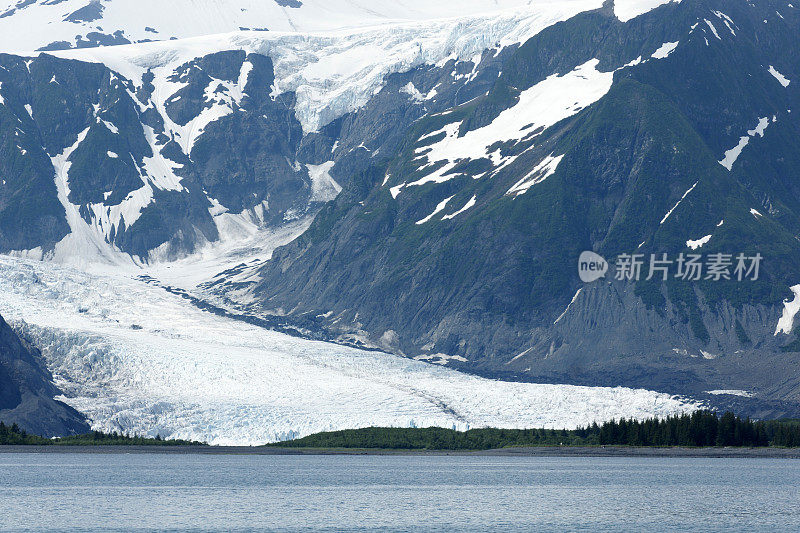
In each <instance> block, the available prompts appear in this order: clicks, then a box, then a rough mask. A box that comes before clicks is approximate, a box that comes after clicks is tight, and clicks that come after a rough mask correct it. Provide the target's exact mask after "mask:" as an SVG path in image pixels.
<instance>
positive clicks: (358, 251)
mask: <svg viewBox="0 0 800 533" xmlns="http://www.w3.org/2000/svg"><path fill="white" fill-rule="evenodd" d="M798 25H800V18H799V17H798V11H797V9H796V8H793V7H787V6H785V5H783V4H778V3H775V2H759V3H756V4H749V3H746V2H733V3H731V2H713V1H704V0H702V1H701V0H695V1H688V0H684V1H683V2H681V3H680V4H668V5H664V6H662V7H660V8H658V9H655V10H653V11H651V12H649V13H647V14H645V15H642V16H639V17H636V18H634V19H632V20H629V21H627V22H624V23H623V22H621V21H620V20H619V18H618V17H617V16H615V13H614V12H613V10H612V9H611V6H610V5H607V6H606V7H605V8H604V9H601V10H597V11H594V12H590V13H586V14H581V15H578V16H576V17H574V18H572V19H570V20H568V21H566V22H562V23H559V24H556V25H554V26H552V27H550V28H547V29H545V30H543V31H542V32H541V33H539V34H537V35H536V36H535V37H533V38H532V39H531V40H529V41H528V42H526V43H525V44H524V45H523V46H521V47H520V48H519V49H518V50H515V51H514V52H513V54H511V55H510V56H509V57H508V58H507V59H506V60H505V62H504V63H503V64H502V65H501V66H500V67H499V69H500V70H501V71H502V74H501V75H500V76H499V78H498V79H497V81H496V82H495V83H494V85H493V86H492V88H491V89H490V90H489V92H488V94H486V95H485V96H483V97H480V98H477V99H476V100H474V101H472V102H470V103H468V104H465V105H462V106H459V107H458V108H455V109H454V110H452V111H451V112H449V113H446V114H438V115H437V114H428V115H427V116H426V117H425V118H424V119H422V120H420V121H418V122H417V123H416V124H415V125H414V127H412V128H411V129H409V130H408V132H407V134H406V136H405V139H404V142H403V143H401V144H400V146H399V148H398V150H397V151H396V152H394V153H392V154H387V155H385V158H384V159H382V160H380V161H374V164H373V166H372V168H371V169H369V170H368V171H366V172H364V173H363V174H362V175H361V177H360V178H359V179H360V182H359V186H358V187H357V188H356V187H350V188H349V189H348V188H345V190H344V191H343V192H342V194H341V195H340V196H339V197H338V198H337V200H336V201H335V202H334V204H332V205H330V206H327V207H326V208H325V209H324V210H323V212H322V213H321V214H320V215H319V216H318V217H317V219H316V220H315V222H314V224H312V226H311V228H310V229H309V231H308V232H307V233H306V234H305V235H304V236H302V237H301V238H300V239H298V241H296V242H295V243H293V244H291V245H289V246H287V247H286V248H285V249H283V250H279V251H278V252H277V253H276V256H275V258H274V259H273V261H271V262H270V263H268V264H267V265H266V266H265V267H264V268H263V270H262V271H261V275H262V277H263V282H262V283H261V284H260V286H259V288H258V289H257V294H258V295H259V296H260V297H261V298H262V299H263V308H264V309H265V310H268V311H269V310H272V311H274V312H286V311H287V310H291V312H292V313H294V314H297V315H302V314H305V313H309V314H315V315H317V314H319V315H323V316H327V317H330V318H328V319H326V324H327V326H328V327H330V328H331V329H333V330H334V331H339V332H340V334H341V336H342V338H343V339H347V338H359V339H361V341H362V342H367V343H369V344H373V345H378V346H382V347H383V348H384V349H392V350H395V351H399V352H402V353H405V354H408V355H410V356H421V357H426V358H433V359H435V358H437V357H445V358H446V359H447V360H449V361H451V363H450V364H452V365H453V366H455V367H457V368H461V369H468V370H472V371H479V372H482V373H487V374H489V375H494V376H514V377H516V378H517V379H532V380H567V381H569V382H577V383H592V384H637V385H638V386H648V387H656V388H660V389H662V390H670V391H674V392H682V393H691V394H704V392H705V391H717V390H733V391H736V390H746V391H755V392H754V394H755V396H756V397H759V398H760V399H761V400H764V401H766V402H767V404H768V405H760V406H758V407H754V409H755V411H754V412H758V413H760V414H762V415H775V414H781V413H786V412H787V411H786V410H787V409H788V412H791V413H796V412H797V405H798V403H797V402H798V398H800V397H799V396H798V394H800V376H798V374H797V372H796V371H795V370H794V369H795V368H796V364H797V361H798V359H797V358H798V355H797V354H796V353H794V352H793V347H792V346H793V345H792V344H791V343H790V341H791V340H792V338H793V337H792V336H790V335H787V334H788V333H789V332H790V331H791V324H792V316H791V314H790V315H788V316H787V315H785V314H784V306H783V303H782V300H783V299H784V298H786V299H789V300H791V298H792V292H791V291H790V290H789V287H791V286H794V285H795V284H796V283H797V274H796V264H797V261H798V259H800V256H799V255H798V254H799V253H800V248H799V247H798V242H797V239H796V238H795V235H796V234H797V232H798V229H800V228H798V225H797V220H798V218H797V216H798V211H797V207H796V198H797V195H796V193H795V192H794V187H796V184H795V183H796V180H795V179H794V177H795V176H796V175H797V172H798V170H799V169H800V167H798V166H797V161H798V159H797V158H798V155H800V154H798V147H797V143H796V142H794V140H793V139H796V138H797V136H798V133H800V132H798V123H797V120H796V118H795V116H794V115H796V113H792V110H794V109H797V104H798V95H800V93H798V91H797V84H796V83H792V82H791V80H792V79H793V78H795V77H796V75H797V73H796V66H795V62H793V61H792V60H791V58H790V57H789V54H790V52H789V51H790V50H792V49H793V47H794V46H795V45H796V35H797V29H798ZM765 28H766V29H765ZM773 71H775V72H777V73H779V74H780V76H777V75H776V74H775V73H774V72H773ZM781 78H783V79H781ZM786 81H789V83H788V84H787V83H786ZM742 136H744V137H742ZM742 138H746V139H747V143H745V142H744V141H742V140H741V139H742ZM737 143H741V144H743V145H745V146H743V149H742V150H741V151H739V150H738V149H737V150H733V151H731V148H732V147H735V146H737ZM734 156H738V157H734ZM709 234H710V235H711V237H710V238H705V239H704V240H703V241H702V243H700V244H692V246H694V247H697V246H702V252H703V253H706V254H711V253H715V252H716V253H728V254H738V253H746V254H748V255H754V254H756V253H761V254H762V255H763V256H765V257H767V258H768V260H766V261H765V263H764V265H763V269H762V271H761V277H760V279H759V280H758V281H756V282H752V283H738V282H735V281H724V280H723V281H720V282H712V281H701V282H698V283H690V282H680V281H676V280H670V281H668V282H665V283H663V284H662V283H656V282H649V283H648V282H645V281H644V280H643V281H642V282H639V283H626V282H622V281H612V282H603V283H600V282H598V283H597V284H593V285H588V286H583V284H582V283H581V281H580V280H579V279H578V276H577V274H578V272H577V268H576V265H577V261H578V256H579V255H580V252H581V251H582V250H594V251H595V252H598V253H600V254H601V255H603V256H605V257H606V258H613V257H615V256H617V255H619V254H622V253H629V254H630V253H642V254H647V256H648V257H649V254H651V253H652V254H662V253H668V254H670V255H671V256H672V257H677V256H678V254H679V253H689V252H691V251H692V248H691V247H690V244H689V243H690V242H691V243H694V241H695V240H700V239H701V237H703V236H705V235H709ZM610 277H611V276H610ZM579 289H580V291H579ZM782 316H783V317H784V320H787V321H788V326H785V327H784V328H782V330H781V332H779V333H778V334H776V325H777V324H778V322H779V319H781V318H782ZM784 331H785V333H784ZM437 354H444V355H437ZM452 356H459V357H463V358H466V359H467V360H468V361H467V362H462V363H459V362H452V359H449V358H451V357H452ZM776 372H777V373H778V374H780V375H781V376H783V380H782V382H780V383H776V382H775V381H774V376H775V374H776ZM748 395H750V393H748ZM712 396H716V395H712ZM711 399H712V400H714V401H735V402H739V401H741V396H739V397H736V398H735V397H732V396H731V395H728V397H726V398H725V399H723V400H720V399H719V398H716V397H713V398H711ZM757 401H760V400H752V401H751V405H755V404H756V403H757ZM770 402H772V403H771V404H770Z"/></svg>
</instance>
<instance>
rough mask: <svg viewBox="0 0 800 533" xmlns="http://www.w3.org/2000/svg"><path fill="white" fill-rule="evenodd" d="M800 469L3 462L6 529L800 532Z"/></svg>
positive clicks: (330, 459) (499, 462) (498, 460)
mask: <svg viewBox="0 0 800 533" xmlns="http://www.w3.org/2000/svg"><path fill="white" fill-rule="evenodd" d="M799 529H800V461H792V460H785V459H783V460H782V459H657V458H588V457H587V458H535V457H534V458H524V457H509V458H505V457H414V456H399V457H398V456H391V457H386V456H226V455H210V456H208V455H154V454H145V455H116V454H114V455H99V454H27V453H26V454H0V530H7V531H53V530H56V531H58V530H69V531H115V530H118V531H137V530H146V531H151V530H160V531H263V530H276V531H304V530H308V531H319V530H331V531H366V530H389V531H465V530H469V531H686V530H695V531H798V530H799Z"/></svg>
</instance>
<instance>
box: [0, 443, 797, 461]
mask: <svg viewBox="0 0 800 533" xmlns="http://www.w3.org/2000/svg"><path fill="white" fill-rule="evenodd" d="M7 453H8V454H11V453H13V454H19V453H35V454H45V453H60V454H85V453H94V454H108V455H112V454H113V455H122V454H160V455H294V456H308V455H318V456H321V455H339V456H341V455H344V456H353V455H381V456H422V457H427V456H460V457H653V458H669V457H675V458H719V459H726V458H728V459H740V458H768V459H800V448H679V447H675V448H655V447H629V446H604V447H601V446H575V447H570V446H552V447H544V446H543V447H520V448H500V449H494V450H477V451H469V450H389V449H386V450H383V449H320V448H280V447H255V446H253V447H249V446H125V445H108V446H102V445H100V446H83V445H82V446H66V445H65V446H58V445H47V446H41V445H6V446H0V454H7Z"/></svg>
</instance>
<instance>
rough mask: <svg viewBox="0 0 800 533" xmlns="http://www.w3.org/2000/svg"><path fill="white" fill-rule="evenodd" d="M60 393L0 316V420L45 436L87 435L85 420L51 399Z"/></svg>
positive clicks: (31, 352)
mask: <svg viewBox="0 0 800 533" xmlns="http://www.w3.org/2000/svg"><path fill="white" fill-rule="evenodd" d="M59 394H61V392H60V391H59V390H58V389H57V388H56V387H55V386H54V385H53V383H52V376H50V374H49V373H48V372H47V371H46V370H44V366H43V365H41V364H40V361H39V354H38V353H37V352H36V351H35V350H34V349H33V348H31V347H30V346H29V345H28V344H27V343H25V342H24V341H22V340H21V339H20V338H19V337H18V336H17V335H16V334H15V333H14V331H13V330H12V329H11V328H10V327H9V326H8V324H6V322H5V321H4V320H3V319H2V317H0V421H3V422H5V423H6V424H14V423H16V424H19V426H20V427H21V428H23V429H25V430H26V431H28V432H29V433H34V434H37V435H43V436H46V437H56V436H64V435H75V434H80V433H86V432H88V431H89V425H88V424H87V423H86V419H85V417H83V416H82V415H81V414H80V413H78V412H77V411H75V410H74V409H72V408H71V407H69V406H68V405H66V404H64V403H62V402H59V401H56V400H54V399H53V398H54V397H56V396H58V395H59Z"/></svg>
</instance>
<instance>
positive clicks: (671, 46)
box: [652, 41, 680, 59]
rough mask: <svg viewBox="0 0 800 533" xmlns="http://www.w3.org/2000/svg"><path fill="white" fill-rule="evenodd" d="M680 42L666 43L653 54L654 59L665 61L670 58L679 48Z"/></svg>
mask: <svg viewBox="0 0 800 533" xmlns="http://www.w3.org/2000/svg"><path fill="white" fill-rule="evenodd" d="M679 44H680V41H675V42H674V43H664V44H662V45H661V46H660V47H659V48H658V50H656V51H655V52H653V55H652V58H653V59H665V58H666V57H668V56H669V55H670V54H671V53H672V52H674V51H675V49H676V48H678V45H679Z"/></svg>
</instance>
